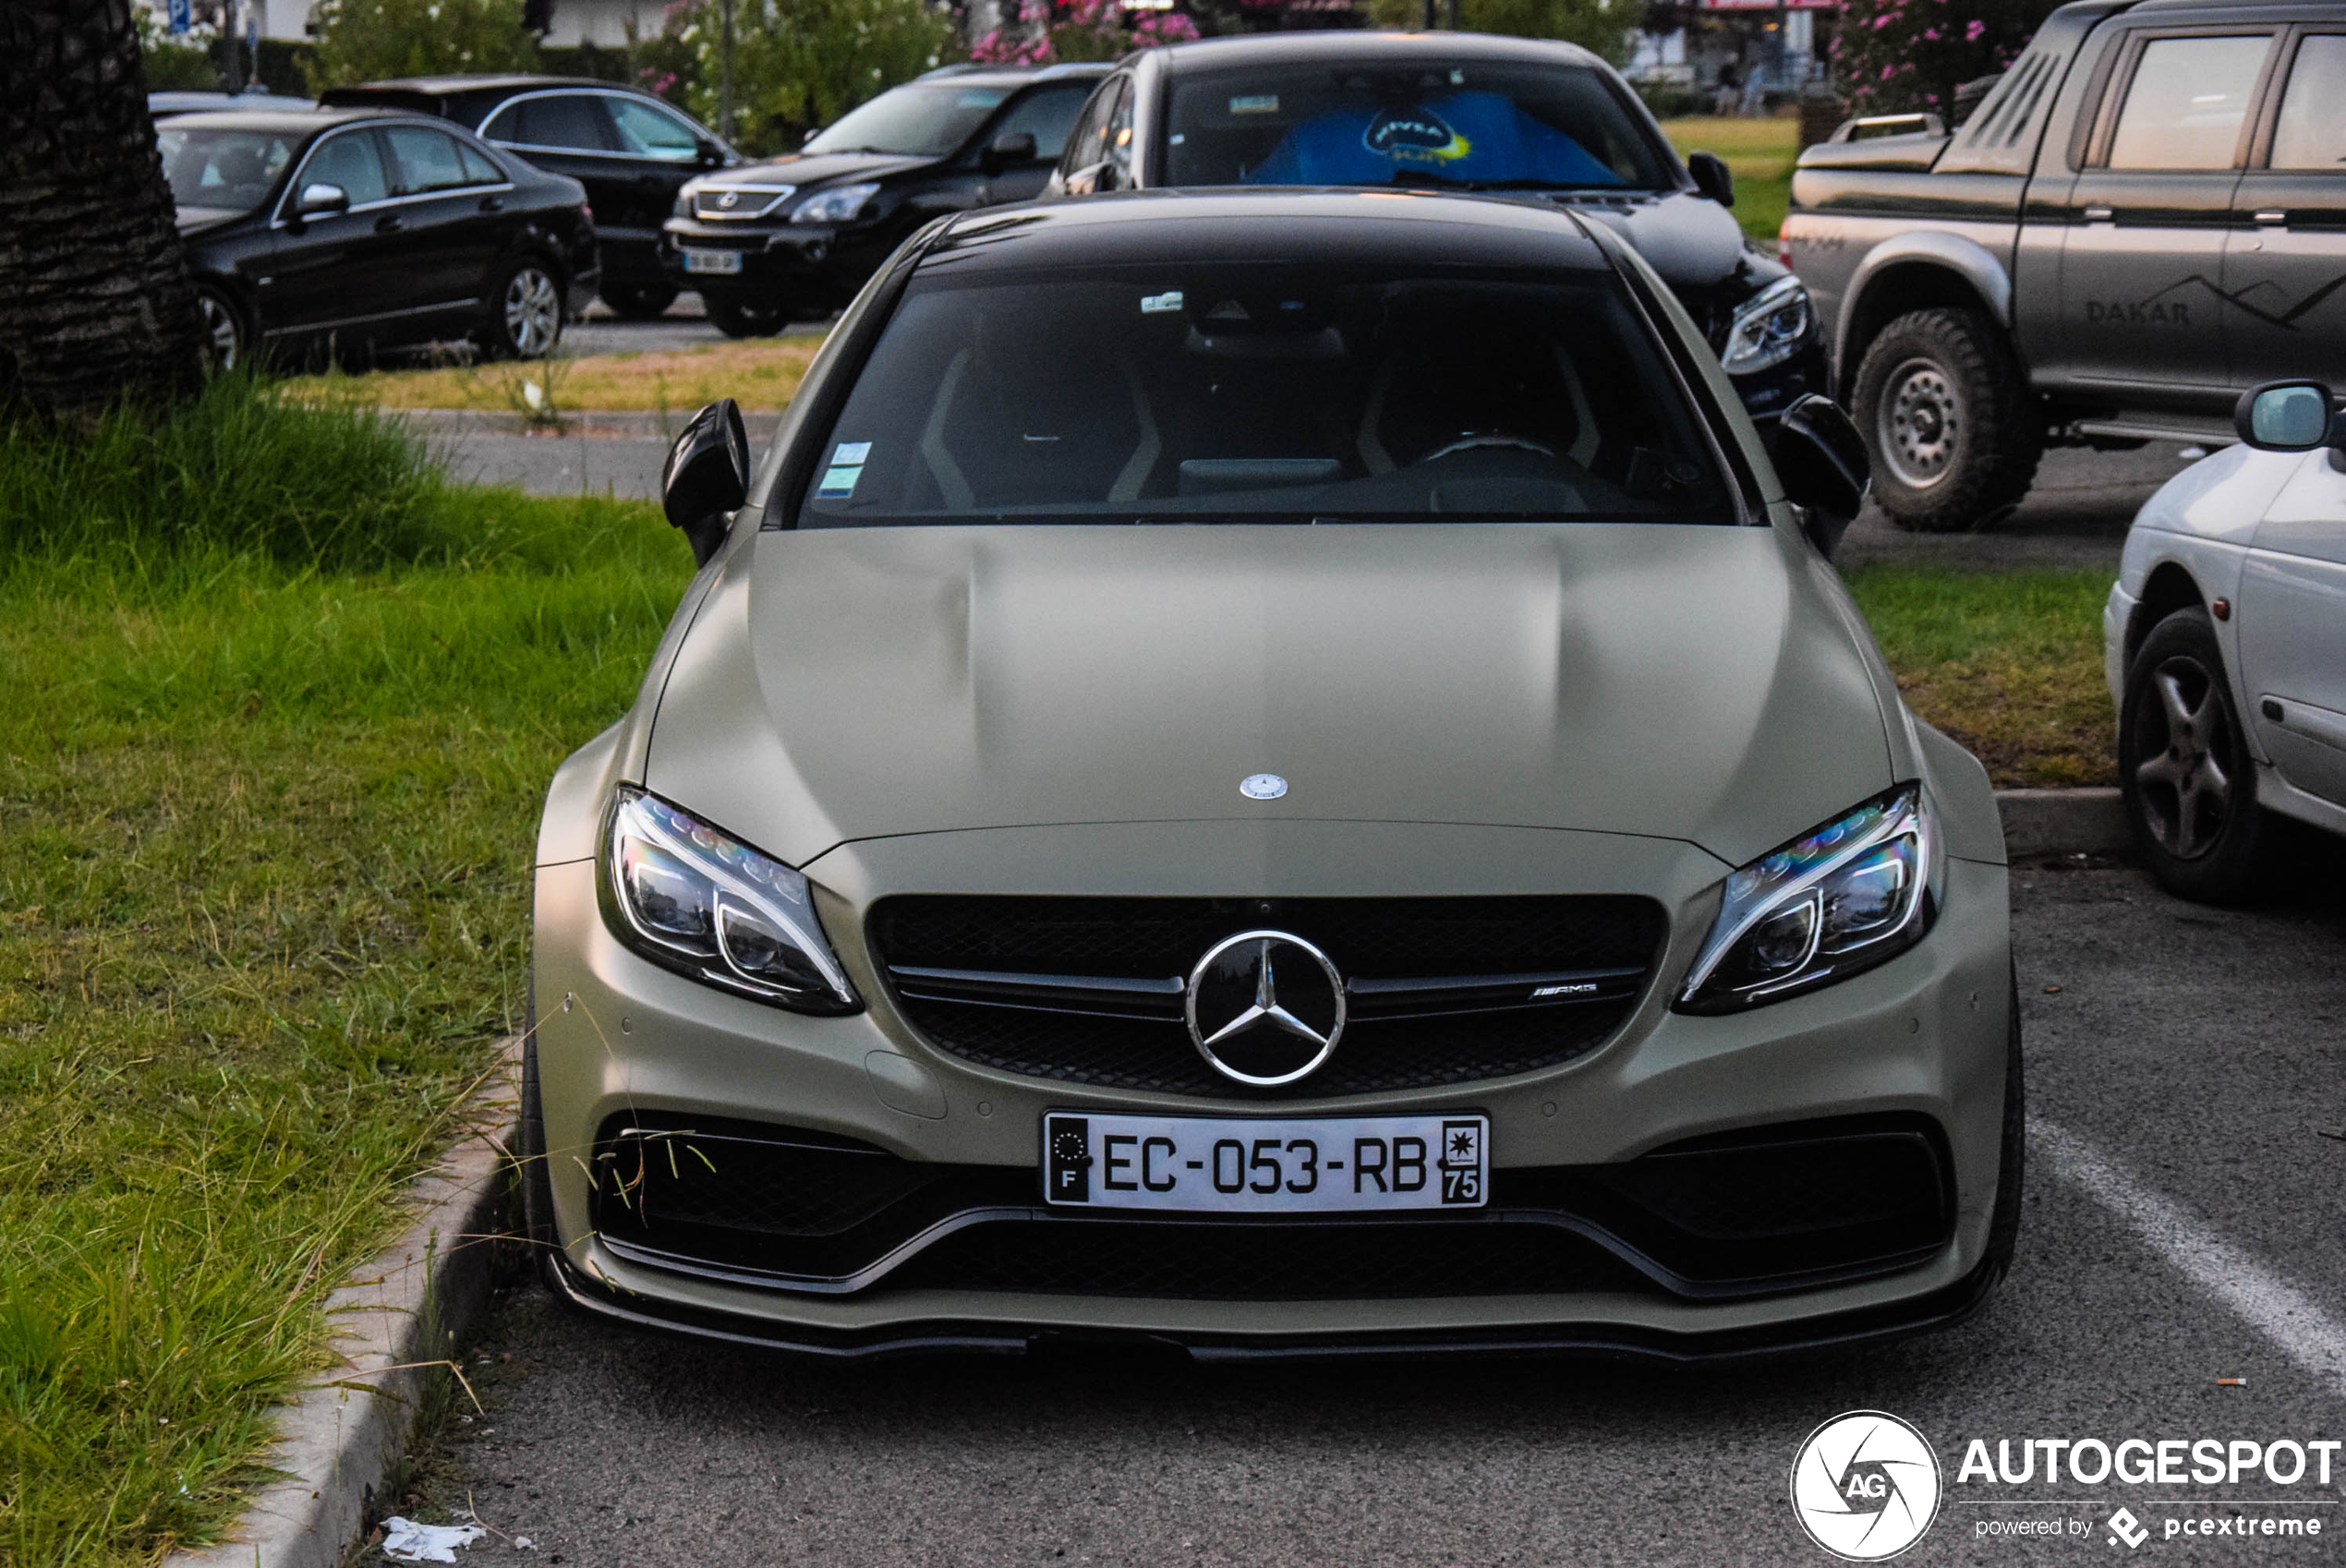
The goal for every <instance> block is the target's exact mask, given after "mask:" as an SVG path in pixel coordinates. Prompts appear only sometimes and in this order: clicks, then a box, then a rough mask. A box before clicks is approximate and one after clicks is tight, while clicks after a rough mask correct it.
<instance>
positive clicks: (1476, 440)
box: [1409, 431, 1555, 468]
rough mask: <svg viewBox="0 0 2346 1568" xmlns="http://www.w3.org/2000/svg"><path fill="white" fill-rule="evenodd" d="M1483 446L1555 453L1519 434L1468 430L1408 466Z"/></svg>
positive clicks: (1551, 455)
mask: <svg viewBox="0 0 2346 1568" xmlns="http://www.w3.org/2000/svg"><path fill="white" fill-rule="evenodd" d="M1485 446H1502V447H1513V448H1515V449H1516V450H1517V451H1518V452H1538V453H1539V454H1540V455H1541V456H1542V457H1554V455H1555V449H1554V448H1553V447H1544V446H1542V445H1541V444H1540V443H1539V442H1538V441H1529V440H1524V439H1523V438H1522V437H1521V436H1502V435H1497V434H1493V433H1488V432H1478V431H1469V432H1468V433H1467V434H1465V435H1463V436H1460V437H1459V438H1458V439H1457V440H1454V441H1452V442H1451V443H1450V444H1449V445H1448V446H1445V447H1442V448H1439V449H1437V450H1435V451H1433V452H1427V453H1426V454H1425V455H1424V456H1423V457H1421V458H1419V459H1417V460H1416V462H1413V463H1411V464H1409V466H1410V467H1412V468H1415V467H1417V466H1418V465H1419V464H1426V463H1433V462H1436V461H1438V460H1439V459H1442V458H1445V457H1447V456H1449V455H1450V454H1451V453H1452V452H1470V451H1472V450H1473V449H1474V448H1476V447H1485Z"/></svg>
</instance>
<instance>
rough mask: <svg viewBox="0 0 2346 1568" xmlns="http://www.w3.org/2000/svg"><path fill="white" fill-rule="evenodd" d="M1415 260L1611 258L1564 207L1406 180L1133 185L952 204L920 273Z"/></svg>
mask: <svg viewBox="0 0 2346 1568" xmlns="http://www.w3.org/2000/svg"><path fill="white" fill-rule="evenodd" d="M1258 259H1259V260H1264V261H1286V262H1290V263H1292V262H1296V261H1299V260H1302V261H1307V262H1312V263H1324V262H1330V261H1384V262H1394V263H1403V264H1407V263H1412V262H1416V261H1420V260H1424V261H1431V262H1439V263H1442V264H1444V265H1449V266H1459V265H1464V266H1486V267H1510V268H1512V267H1537V268H1542V269H1554V270H1558V271H1600V270H1604V269H1607V268H1609V266H1610V262H1609V261H1608V260H1607V259H1606V255H1605V251H1604V249H1603V248H1602V246H1601V245H1600V244H1599V243H1598V242H1597V241H1596V240H1595V239H1593V238H1591V237H1590V231H1589V230H1587V229H1586V228H1584V227H1583V226H1582V225H1581V223H1580V222H1579V220H1578V219H1577V218H1576V217H1574V216H1573V214H1572V213H1571V212H1570V211H1567V210H1566V209H1564V208H1561V207H1552V206H1546V205H1543V204H1540V203H1534V202H1529V201H1524V200H1521V199H1496V198H1492V197H1484V196H1473V195H1461V194H1450V193H1437V192H1432V191H1415V190H1397V191H1385V190H1335V189H1327V190H1315V189H1293V188H1264V189H1261V190H1214V191H1200V190H1181V189H1166V190H1135V191H1117V192H1114V193H1111V194H1108V195H1103V196H1094V197H1087V198H1085V199H1082V200H1081V201H1055V202H1046V203H1044V204H1043V205H1040V206H1035V207H1011V208H994V209H985V208H980V209H978V210H976V211H969V212H963V213H961V214H959V215H958V216H956V217H955V219H954V220H953V222H952V223H951V225H950V227H949V228H948V229H947V230H946V232H945V233H944V234H943V235H940V236H939V237H938V238H937V242H936V243H935V244H934V245H932V246H931V247H930V248H929V250H928V253H927V255H926V256H925V258H924V259H923V260H922V263H921V267H922V270H923V271H925V272H936V273H948V272H949V273H952V274H956V275H958V274H961V273H964V272H968V271H991V270H994V269H996V268H999V269H1002V270H1004V271H1026V270H1028V269H1030V268H1035V267H1058V266H1070V265H1072V266H1082V265H1085V264H1087V263H1088V264H1098V263H1108V264H1113V263H1119V262H1142V263H1150V262H1163V263H1174V264H1178V263H1182V262H1193V261H1246V260H1258Z"/></svg>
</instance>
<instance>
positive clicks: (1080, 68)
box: [901, 60, 1116, 87]
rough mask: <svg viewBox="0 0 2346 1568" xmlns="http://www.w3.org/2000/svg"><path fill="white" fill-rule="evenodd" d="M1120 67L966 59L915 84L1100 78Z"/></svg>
mask: <svg viewBox="0 0 2346 1568" xmlns="http://www.w3.org/2000/svg"><path fill="white" fill-rule="evenodd" d="M1115 68H1116V67H1115V66H1114V65H1113V64H1111V63H1110V62H1108V61H1106V60H1071V61H1069V62H1068V63H1066V64H1064V65H1057V66H992V65H981V64H979V63H977V62H975V61H964V62H962V63H961V64H960V65H956V66H937V69H935V70H933V71H923V72H922V73H921V74H920V75H919V76H916V77H914V78H913V81H912V82H907V83H903V84H901V85H903V86H911V85H913V83H917V82H925V81H952V82H958V83H962V84H975V85H976V86H979V87H1023V86H1025V85H1026V84H1027V83H1028V82H1033V81H1085V80H1096V79H1097V78H1101V77H1104V76H1106V75H1107V74H1108V72H1110V71H1112V70H1114V69H1115Z"/></svg>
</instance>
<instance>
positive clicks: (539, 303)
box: [477, 257, 562, 359]
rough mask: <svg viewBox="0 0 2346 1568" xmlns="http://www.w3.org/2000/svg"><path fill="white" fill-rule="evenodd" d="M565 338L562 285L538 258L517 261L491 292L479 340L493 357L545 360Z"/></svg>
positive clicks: (506, 270) (482, 350)
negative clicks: (487, 311)
mask: <svg viewBox="0 0 2346 1568" xmlns="http://www.w3.org/2000/svg"><path fill="white" fill-rule="evenodd" d="M477 341H478V343H479V344H480V348H481V352H482V353H483V354H485V355H487V356H489V357H490V358H491V359H543V358H544V357H546V356H547V355H549V354H551V353H552V352H553V351H554V345H555V344H558V343H560V342H562V280H561V279H560V278H559V277H557V276H556V275H555V273H554V271H553V269H552V268H550V267H549V266H548V265H547V264H546V263H545V262H543V261H540V260H538V259H536V258H535V257H529V258H525V259H522V260H519V261H516V262H514V263H513V264H512V265H511V266H509V267H507V268H506V269H505V270H504V271H502V272H501V273H499V274H498V282H497V286H496V287H495V288H494V289H492V290H490V295H489V316H488V319H487V320H484V321H483V322H482V323H481V328H480V333H479V336H478V339H477Z"/></svg>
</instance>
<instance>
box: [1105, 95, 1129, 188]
mask: <svg viewBox="0 0 2346 1568" xmlns="http://www.w3.org/2000/svg"><path fill="white" fill-rule="evenodd" d="M1107 160H1108V162H1109V163H1113V164H1115V165H1116V183H1117V184H1118V185H1119V186H1129V185H1131V183H1132V84H1131V82H1129V81H1127V82H1126V83H1124V85H1123V86H1122V87H1121V88H1120V89H1119V90H1118V92H1117V94H1116V109H1115V112H1114V113H1112V114H1110V115H1108V117H1107Z"/></svg>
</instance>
